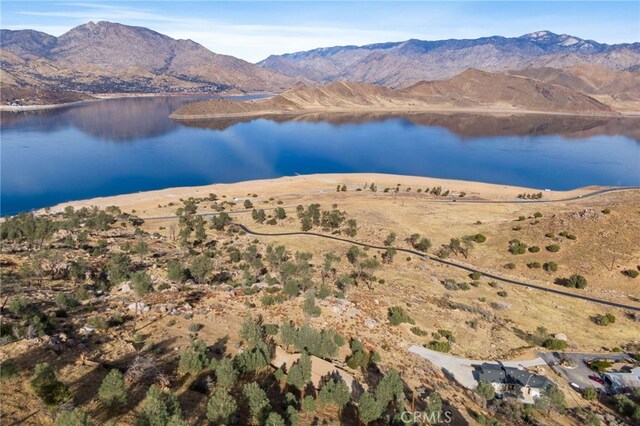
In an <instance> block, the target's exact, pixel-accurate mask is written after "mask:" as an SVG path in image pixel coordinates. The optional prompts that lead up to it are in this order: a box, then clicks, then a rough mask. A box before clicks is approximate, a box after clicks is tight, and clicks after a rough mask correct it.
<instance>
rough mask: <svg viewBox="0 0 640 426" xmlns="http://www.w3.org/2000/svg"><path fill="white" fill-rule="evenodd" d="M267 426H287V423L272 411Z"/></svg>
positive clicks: (266, 422)
mask: <svg viewBox="0 0 640 426" xmlns="http://www.w3.org/2000/svg"><path fill="white" fill-rule="evenodd" d="M265 426H285V422H284V419H283V418H282V416H281V415H280V414H278V413H276V412H273V411H272V412H271V413H269V416H267V420H266V421H265Z"/></svg>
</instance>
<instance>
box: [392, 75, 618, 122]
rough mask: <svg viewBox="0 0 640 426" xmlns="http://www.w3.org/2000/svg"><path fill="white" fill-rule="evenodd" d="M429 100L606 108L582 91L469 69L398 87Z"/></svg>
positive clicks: (557, 109)
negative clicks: (403, 87)
mask: <svg viewBox="0 0 640 426" xmlns="http://www.w3.org/2000/svg"><path fill="white" fill-rule="evenodd" d="M401 92H402V93H405V94H407V95H409V96H412V97H416V98H419V99H423V100H425V101H427V102H430V103H436V104H441V105H449V106H454V105H458V106H464V107H493V108H500V107H503V108H505V109H511V108H514V109H523V110H531V111H555V112H597V111H609V107H607V106H606V105H603V104H602V103H600V102H598V101H597V100H595V99H593V98H591V97H589V96H586V95H584V94H582V93H578V92H575V91H571V90H569V89H567V88H564V87H561V86H557V85H554V84H546V83H543V82H540V81H536V80H532V79H530V78H526V77H520V76H513V75H509V74H498V73H489V72H486V71H479V70H476V69H468V70H466V71H464V72H462V73H460V74H458V75H457V76H455V77H453V78H452V79H450V80H441V81H423V82H420V83H417V84H414V85H413V86H410V87H407V88H406V89H403V90H401Z"/></svg>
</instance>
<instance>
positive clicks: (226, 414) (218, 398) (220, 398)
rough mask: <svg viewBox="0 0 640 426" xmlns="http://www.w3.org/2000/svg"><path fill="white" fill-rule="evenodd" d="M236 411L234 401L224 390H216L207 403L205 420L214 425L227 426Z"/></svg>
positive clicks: (236, 406)
mask: <svg viewBox="0 0 640 426" xmlns="http://www.w3.org/2000/svg"><path fill="white" fill-rule="evenodd" d="M237 409H238V404H237V403H236V400H235V399H233V397H232V396H231V394H229V392H227V391H226V390H224V389H216V390H215V391H214V392H213V395H211V398H209V402H208V403H207V418H208V419H209V420H210V421H211V422H212V423H214V424H227V423H228V422H229V421H230V420H231V416H233V415H234V414H235V412H236V410H237Z"/></svg>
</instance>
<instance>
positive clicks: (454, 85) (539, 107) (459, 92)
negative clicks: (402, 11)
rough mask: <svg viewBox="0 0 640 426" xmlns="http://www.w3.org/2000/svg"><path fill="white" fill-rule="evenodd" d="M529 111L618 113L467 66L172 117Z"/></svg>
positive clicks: (210, 106)
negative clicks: (397, 84)
mask: <svg viewBox="0 0 640 426" xmlns="http://www.w3.org/2000/svg"><path fill="white" fill-rule="evenodd" d="M462 110H466V111H474V110H475V111H479V110H493V111H500V112H505V111H507V112H508V111H527V112H554V113H556V112H563V113H579V114H585V113H587V114H604V115H608V114H613V113H614V111H613V110H612V109H611V107H609V106H608V105H606V104H604V103H602V102H599V101H598V100H596V99H594V98H592V97H590V96H587V95H585V94H582V93H579V92H576V91H573V90H570V89H567V88H564V87H562V86H558V85H555V84H548V83H543V82H540V81H537V80H534V79H531V78H528V77H523V76H518V75H511V74H505V73H490V72H487V71H480V70H476V69H468V70H466V71H464V72H462V73H460V74H458V75H456V76H454V77H453V78H451V79H449V80H436V81H421V82H418V83H416V84H414V85H411V86H409V87H406V88H403V89H392V88H389V87H386V86H380V85H374V84H368V83H354V82H349V83H347V82H335V83H330V84H328V85H325V86H320V87H316V86H307V85H304V84H298V85H297V86H296V87H294V88H293V89H291V90H288V91H286V92H284V93H282V94H280V95H277V96H274V97H271V98H269V99H260V100H254V101H248V102H242V101H233V100H226V99H219V100H208V101H202V102H196V103H193V104H189V105H186V106H184V107H182V108H180V109H178V110H177V111H176V112H175V113H174V114H172V117H173V118H176V119H203V118H215V117H230V116H232V117H235V116H251V115H271V114H308V113H318V112H350V111H351V112H353V111H360V112H372V111H396V112H398V111H402V112H422V111H462Z"/></svg>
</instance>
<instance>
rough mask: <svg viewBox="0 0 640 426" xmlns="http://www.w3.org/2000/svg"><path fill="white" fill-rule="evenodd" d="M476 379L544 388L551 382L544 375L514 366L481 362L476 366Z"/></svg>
mask: <svg viewBox="0 0 640 426" xmlns="http://www.w3.org/2000/svg"><path fill="white" fill-rule="evenodd" d="M476 375H477V379H478V381H480V380H486V381H488V382H490V383H500V384H514V385H518V386H529V387H531V388H539V389H544V388H546V387H547V386H549V384H551V382H550V381H549V379H547V378H546V377H544V376H539V375H537V374H532V373H529V372H528V371H526V370H521V369H519V368H514V367H504V366H503V365H501V364H490V363H486V362H485V363H483V364H481V365H479V366H477V368H476Z"/></svg>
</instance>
